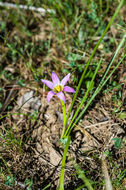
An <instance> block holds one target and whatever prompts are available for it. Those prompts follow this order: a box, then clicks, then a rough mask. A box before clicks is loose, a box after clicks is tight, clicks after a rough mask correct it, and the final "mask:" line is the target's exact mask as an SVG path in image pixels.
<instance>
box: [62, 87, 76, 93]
mask: <svg viewBox="0 0 126 190" xmlns="http://www.w3.org/2000/svg"><path fill="white" fill-rule="evenodd" d="M63 91H65V92H71V93H75V90H74V89H73V88H71V87H69V86H65V87H64V88H63Z"/></svg>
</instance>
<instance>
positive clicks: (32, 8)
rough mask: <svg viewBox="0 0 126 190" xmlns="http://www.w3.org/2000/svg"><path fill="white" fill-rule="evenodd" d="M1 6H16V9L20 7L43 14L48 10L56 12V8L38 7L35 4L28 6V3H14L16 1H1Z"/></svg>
mask: <svg viewBox="0 0 126 190" xmlns="http://www.w3.org/2000/svg"><path fill="white" fill-rule="evenodd" d="M0 6H3V7H7V8H14V9H17V8H18V7H19V8H20V9H25V10H31V11H36V12H40V13H43V14H45V13H46V12H49V13H54V10H51V9H44V8H41V7H39V8H37V7H34V6H27V5H18V4H14V3H3V2H0Z"/></svg>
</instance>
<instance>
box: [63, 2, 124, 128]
mask: <svg viewBox="0 0 126 190" xmlns="http://www.w3.org/2000/svg"><path fill="white" fill-rule="evenodd" d="M123 2H124V0H121V2H120V4H119V6H118V7H117V9H116V11H115V13H114V15H113V16H112V18H111V19H110V21H109V23H108V25H107V27H106V28H105V30H104V32H103V34H102V36H101V37H100V39H99V41H98V42H97V44H96V46H95V48H94V49H93V52H92V54H91V55H90V57H89V60H88V62H87V64H86V67H85V69H84V71H83V73H82V76H81V79H80V81H79V84H78V87H77V90H76V93H75V95H74V97H73V101H72V104H71V106H70V109H69V112H68V114H67V118H66V122H65V125H66V124H67V121H68V118H69V116H70V113H71V111H72V108H73V105H74V102H75V100H76V97H77V95H78V92H79V89H80V87H81V84H82V81H83V79H84V76H85V73H86V71H87V69H88V66H89V64H90V62H91V60H92V58H93V56H94V55H95V52H96V50H97V49H98V46H99V45H100V43H101V41H102V39H103V37H104V36H105V34H106V32H107V31H108V29H109V28H110V26H111V24H112V23H113V21H114V19H115V18H116V16H117V15H118V12H119V10H120V8H121V6H122V5H123Z"/></svg>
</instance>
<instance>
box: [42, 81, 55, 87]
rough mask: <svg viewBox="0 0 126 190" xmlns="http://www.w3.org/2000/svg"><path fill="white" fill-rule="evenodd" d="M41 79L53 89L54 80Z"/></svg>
mask: <svg viewBox="0 0 126 190" xmlns="http://www.w3.org/2000/svg"><path fill="white" fill-rule="evenodd" d="M41 81H42V82H43V83H44V84H45V85H46V86H48V87H49V88H51V89H53V86H54V84H53V83H52V82H50V81H49V80H43V79H41Z"/></svg>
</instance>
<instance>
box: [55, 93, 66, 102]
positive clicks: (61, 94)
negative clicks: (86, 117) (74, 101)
mask: <svg viewBox="0 0 126 190" xmlns="http://www.w3.org/2000/svg"><path fill="white" fill-rule="evenodd" d="M56 96H58V98H59V99H61V100H63V102H64V103H65V96H64V94H63V93H62V92H58V93H57V94H56Z"/></svg>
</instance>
